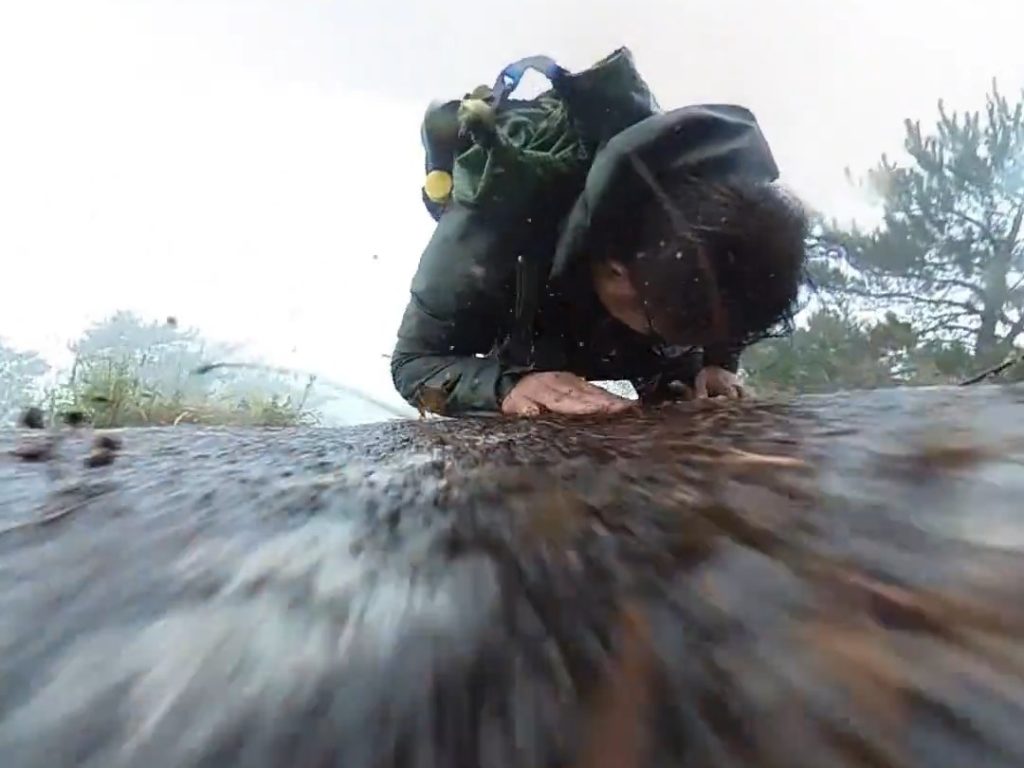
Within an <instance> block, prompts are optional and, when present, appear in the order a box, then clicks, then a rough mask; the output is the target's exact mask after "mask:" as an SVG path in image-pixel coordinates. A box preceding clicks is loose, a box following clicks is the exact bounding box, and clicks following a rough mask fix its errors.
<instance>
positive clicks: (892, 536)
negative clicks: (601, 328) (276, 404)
mask: <svg viewBox="0 0 1024 768" xmlns="http://www.w3.org/2000/svg"><path fill="white" fill-rule="evenodd" d="M32 436H33V437H34V438H40V434H39V433H38V432H35V433H33V435H32ZM24 437H25V433H24V431H22V432H16V431H14V430H12V431H10V432H6V433H0V454H2V458H0V681H2V683H0V764H2V765H3V766H5V768H7V767H8V766H9V767H10V768H22V767H24V768H36V767H38V768H44V767H45V768H52V767H53V766H64V765H78V766H87V767H88V768H92V767H93V766H95V767H96V768H100V767H102V768H118V767H119V766H146V768H163V767H164V766H166V767H167V768H170V767H171V766H202V767H203V768H206V767H207V766H209V767H211V768H212V767H213V766H227V765H232V766H259V767H261V768H262V767H266V768H271V767H273V768H277V767H278V766H281V767H284V766H288V767H289V768H306V767H307V766H309V767H316V768H319V767H321V766H345V768H382V767H383V766H403V767H404V766H409V767H410V768H411V767H416V768H433V767H435V766H437V767H440V766H457V767H459V768H462V767H463V766H465V767H470V766H473V767H475V766H486V767H490V766H495V767H496V768H505V767H506V766H507V767H508V768H511V767H512V766H516V768H520V767H522V766H538V767H539V766H578V767H579V768H584V767H587V768H598V767H599V766H600V767H604V766H608V767H609V768H611V767H612V766H616V767H620V766H621V767H622V768H630V767H631V766H700V767H701V768H708V767H711V766H723V767H724V766H753V765H756V766H764V767H772V766H779V767H780V768H781V767H782V766H785V767H786V768H800V767H802V766H807V768H812V767H813V768H820V767H821V766H851V767H852V766H865V767H867V766H870V767H872V768H875V767H878V766H949V767H950V768H953V767H954V766H955V767H956V768H962V766H973V765H979V766H980V765H985V766H1019V765H1022V764H1024V730H1022V729H1021V726H1020V723H1021V722H1024V719H1022V717H1024V645H1022V642H1021V641H1022V640H1024V558H1022V557H1021V549H1022V548H1024V389H1022V388H1020V387H1016V388H1013V387H1003V388H1000V387H995V386H980V387H977V388H959V389H931V390H916V391H903V392H899V391H885V392H875V393H853V394H846V395H841V396H829V397H808V398H802V399H798V400H796V401H793V402H790V403H772V402H762V403H755V404H752V403H738V404H716V403H700V404H698V403H690V404H684V405H680V406H669V407H665V408H662V409H659V410H655V411H651V412H648V413H644V414H641V415H637V416H629V417H626V418H618V419H615V420H611V421H602V420H588V421H572V422H559V421H556V420H553V419H552V420H541V421H540V422H537V423H529V422H507V421H499V420H479V421H470V422H455V421H423V422H404V423H397V422H394V423H388V424H382V425H373V426H366V427H359V428H351V429H344V430H312V429H307V430H259V431H258V430H209V429H194V428H175V429H166V430H133V431H126V432H124V433H121V434H120V435H118V436H116V437H114V438H110V439H109V440H104V441H98V440H97V437H96V435H95V434H92V433H91V431H90V430H88V429H80V430H70V431H67V430H66V431H64V432H61V433H59V434H57V435H53V434H50V435H48V436H47V437H46V439H48V440H51V441H52V442H53V446H52V448H51V449H50V451H49V454H48V455H46V456H39V457H36V458H35V459H33V460H25V458H24V457H22V456H20V455H19V450H18V445H19V441H21V440H23V439H24ZM100 448H103V449H104V450H109V452H110V453H111V454H115V453H116V460H113V458H111V460H110V461H103V462H99V461H89V460H88V459H89V457H90V456H93V455H94V454H95V452H96V451H97V450H98V449H100Z"/></svg>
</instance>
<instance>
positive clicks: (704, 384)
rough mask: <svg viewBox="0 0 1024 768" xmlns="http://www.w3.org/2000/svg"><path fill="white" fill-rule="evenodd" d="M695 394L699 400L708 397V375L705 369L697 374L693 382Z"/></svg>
mask: <svg viewBox="0 0 1024 768" xmlns="http://www.w3.org/2000/svg"><path fill="white" fill-rule="evenodd" d="M693 396H694V397H695V398H697V399H698V400H704V399H707V397H708V376H707V374H706V373H705V372H704V371H701V372H700V373H698V374H697V378H696V379H695V380H694V382H693Z"/></svg>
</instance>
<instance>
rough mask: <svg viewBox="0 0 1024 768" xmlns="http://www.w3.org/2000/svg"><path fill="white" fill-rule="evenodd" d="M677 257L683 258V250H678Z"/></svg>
mask: <svg viewBox="0 0 1024 768" xmlns="http://www.w3.org/2000/svg"><path fill="white" fill-rule="evenodd" d="M676 258H677V259H681V258H683V252H682V251H676Z"/></svg>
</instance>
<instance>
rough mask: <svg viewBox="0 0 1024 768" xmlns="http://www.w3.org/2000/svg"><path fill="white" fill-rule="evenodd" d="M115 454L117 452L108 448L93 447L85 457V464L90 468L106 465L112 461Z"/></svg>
mask: <svg viewBox="0 0 1024 768" xmlns="http://www.w3.org/2000/svg"><path fill="white" fill-rule="evenodd" d="M116 456H117V452H116V451H112V450H111V449H109V448H93V449H92V451H90V452H89V455H88V456H87V457H86V458H85V466H87V467H89V468H90V469H95V468H96V467H106V466H109V465H111V464H113V463H114V459H115V458H116Z"/></svg>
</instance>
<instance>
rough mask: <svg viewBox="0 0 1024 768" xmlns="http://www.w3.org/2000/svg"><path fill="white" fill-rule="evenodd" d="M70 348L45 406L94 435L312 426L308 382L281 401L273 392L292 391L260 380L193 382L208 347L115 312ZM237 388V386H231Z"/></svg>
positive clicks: (190, 334)
mask: <svg viewBox="0 0 1024 768" xmlns="http://www.w3.org/2000/svg"><path fill="white" fill-rule="evenodd" d="M70 348H71V350H72V351H73V352H74V353H75V361H74V365H73V366H72V368H71V371H70V373H69V375H68V376H67V378H66V379H65V380H64V381H62V382H61V383H60V384H59V385H57V386H55V387H53V388H51V389H50V390H49V392H48V393H47V396H46V399H45V400H46V401H45V406H46V407H47V410H49V411H50V412H51V413H58V412H62V411H67V410H77V411H82V412H84V413H85V414H86V415H87V416H88V417H89V418H90V420H91V421H92V422H93V423H94V424H95V425H96V426H99V427H121V426H166V425H175V424H207V425H237V426H270V427H286V426H296V425H302V424H312V423H314V422H315V417H314V415H313V414H312V412H311V411H309V410H308V409H307V408H306V399H307V397H308V395H309V389H310V386H311V385H312V380H310V382H309V383H308V384H307V386H306V388H305V389H304V390H302V391H301V392H294V391H287V392H284V393H282V392H280V391H275V390H281V389H294V388H285V387H283V386H282V385H281V382H278V381H274V380H272V379H271V378H270V377H268V376H266V375H264V376H263V377H262V378H261V379H259V380H255V379H251V378H250V379H247V380H245V381H244V382H239V381H237V380H232V377H230V376H229V377H228V378H225V377H223V376H222V377H220V378H218V377H211V376H199V375H197V374H196V369H197V368H198V367H199V366H200V365H201V364H203V363H204V362H206V357H205V356H206V355H207V354H209V352H210V347H209V345H207V344H206V343H205V342H203V341H202V339H200V338H199V336H198V334H197V333H196V332H195V331H192V330H181V329H178V328H177V327H176V326H174V325H171V324H161V323H147V322H145V321H143V320H142V319H140V318H138V317H136V316H135V315H132V314H130V313H126V312H118V313H116V314H115V315H113V316H112V317H111V318H109V319H108V320H106V321H104V322H101V323H99V324H97V325H95V326H93V327H92V328H90V329H88V330H87V331H86V332H85V333H84V334H83V335H82V337H81V338H80V339H78V340H77V341H76V342H75V343H74V344H72V345H71V347H70ZM229 351H230V350H228V349H225V348H220V349H215V350H214V352H215V353H219V354H226V353H228V352H229ZM234 378H235V379H238V378H239V377H237V376H236V377H234ZM239 383H242V384H243V386H241V387H239V386H234V385H237V384H239Z"/></svg>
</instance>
